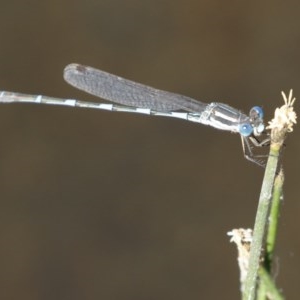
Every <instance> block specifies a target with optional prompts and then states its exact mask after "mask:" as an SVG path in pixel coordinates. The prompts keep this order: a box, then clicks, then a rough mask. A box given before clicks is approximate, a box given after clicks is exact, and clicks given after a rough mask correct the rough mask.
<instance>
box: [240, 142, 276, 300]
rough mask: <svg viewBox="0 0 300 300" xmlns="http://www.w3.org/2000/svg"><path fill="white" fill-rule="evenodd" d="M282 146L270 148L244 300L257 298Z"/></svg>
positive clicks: (272, 145) (274, 145) (273, 145)
mask: <svg viewBox="0 0 300 300" xmlns="http://www.w3.org/2000/svg"><path fill="white" fill-rule="evenodd" d="M280 146H281V145H278V143H274V144H273V143H272V144H271V146H270V154H269V158H268V162H267V166H266V171H265V175H264V179H263V184H262V188H261V193H260V197H259V202H258V208H257V214H256V219H255V226H254V231H253V241H252V244H251V249H250V258H249V269H248V274H247V278H246V280H245V283H244V292H243V300H254V299H255V296H256V288H257V274H258V268H259V262H260V258H261V251H262V249H263V240H264V237H265V233H266V229H267V221H268V213H269V211H270V204H271V197H272V189H273V183H274V178H275V174H276V170H277V165H278V157H279V152H280V149H281V147H280Z"/></svg>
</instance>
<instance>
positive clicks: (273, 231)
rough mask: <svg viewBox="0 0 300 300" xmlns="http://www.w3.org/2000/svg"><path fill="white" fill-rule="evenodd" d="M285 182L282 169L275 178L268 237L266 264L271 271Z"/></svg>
mask: <svg viewBox="0 0 300 300" xmlns="http://www.w3.org/2000/svg"><path fill="white" fill-rule="evenodd" d="M283 182H284V175H283V171H282V170H281V171H280V172H279V174H278V175H277V176H276V178H275V182H274V191H273V200H272V206H271V211H270V217H269V227H268V233H267V238H266V253H265V260H264V265H265V268H266V270H267V271H268V272H270V271H271V265H272V260H273V254H274V248H275V241H276V235H277V229H278V220H279V208H280V203H281V197H282V187H283Z"/></svg>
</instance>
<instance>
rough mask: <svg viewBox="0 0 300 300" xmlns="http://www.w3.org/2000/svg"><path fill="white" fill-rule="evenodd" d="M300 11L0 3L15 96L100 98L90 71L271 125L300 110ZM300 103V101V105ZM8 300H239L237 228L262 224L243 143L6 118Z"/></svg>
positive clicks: (294, 152) (271, 4)
mask: <svg viewBox="0 0 300 300" xmlns="http://www.w3.org/2000/svg"><path fill="white" fill-rule="evenodd" d="M299 13H300V3H299V1H279V0H275V1H274V0H273V1H263V2H258V3H255V2H253V1H252V2H247V1H193V0H186V1H174V0H173V1H161V0H160V1H158V0H151V1H150V0H142V1H137V0H129V1H121V0H98V1H95V0H94V1H93V0H87V1H69V0H65V1H55V0H54V1H53V0H52V1H37V0H31V1H20V0H12V1H1V9H0V41H1V43H0V82H1V89H3V90H11V91H16V92H23V93H32V94H45V95H49V96H58V97H69V98H80V99H89V100H98V99H95V98H94V97H92V96H89V95H86V94H84V93H82V92H80V91H77V90H75V89H74V88H72V87H71V86H68V85H67V84H66V83H65V82H64V81H63V78H62V71H63V68H64V66H65V65H67V64H69V63H71V62H77V63H82V64H86V65H91V66H94V67H96V68H99V69H103V70H106V71H109V72H111V73H114V74H118V75H120V76H123V77H126V78H129V79H132V80H135V81H138V82H142V83H145V84H148V85H152V86H155V87H157V88H161V89H165V90H169V91H173V92H177V93H180V94H185V95H188V96H190V97H193V98H195V99H199V100H202V101H205V102H211V101H220V102H225V103H228V104H230V105H232V106H234V107H236V108H239V109H242V110H243V111H244V112H248V110H249V109H250V108H251V107H252V106H253V105H261V106H263V107H264V109H265V111H266V119H267V120H269V119H270V118H271V116H272V114H273V111H274V109H275V107H276V106H278V105H281V104H282V99H281V95H280V91H281V90H284V91H286V92H287V91H288V90H289V89H290V88H294V93H295V96H296V97H298V98H300V90H299V88H298V85H299V75H300V71H299V46H300V27H299V26H300V19H299ZM298 107H299V104H298V103H296V109H297V108H298ZM0 134H1V147H0V172H1V173H0V176H1V177H0V191H1V192H0V195H1V209H0V222H1V223H0V224H1V225H0V230H1V233H0V237H1V240H0V254H1V256H0V257H1V264H0V265H1V268H0V297H1V299H23V300H27V299H31V300H36V299H43V300H47V299H49V300H50V299H51V300H52V299H55V300H61V299H72V300H77V299H78V300H79V299H80V300H83V299H85V300H92V299H112V300H115V299H149V300H150V299H164V300H166V299H190V300H191V299H220V298H221V297H222V299H239V297H240V295H239V272H238V267H237V263H236V249H235V246H234V245H233V244H230V243H229V239H228V237H227V236H226V232H227V231H229V230H231V229H232V228H239V227H245V228H247V227H252V226H253V222H254V216H255V212H256V207H257V200H258V196H259V190H260V185H261V181H262V176H263V170H262V169H260V168H259V167H257V166H255V165H253V164H251V163H250V162H248V161H246V160H245V159H244V158H243V155H242V150H241V144H240V138H239V136H238V135H235V134H230V133H227V132H221V131H218V130H215V129H212V128H209V127H206V126H201V125H197V124H193V123H189V122H184V121H180V120H173V119H169V118H159V117H147V116H141V115H135V114H122V113H111V112H105V111H95V110H88V109H74V108H64V107H54V106H42V105H1V106H0ZM299 147H300V136H299V129H297V128H296V130H295V132H294V133H293V134H291V135H290V138H289V139H288V140H287V147H286V150H285V153H284V154H285V157H284V166H285V172H286V184H285V201H284V205H283V208H282V214H281V220H280V221H281V222H280V228H279V237H278V246H277V258H276V269H277V273H278V275H277V282H278V285H279V286H280V287H282V288H283V290H284V292H285V295H286V296H287V298H289V299H295V298H297V296H296V295H298V294H299V276H300V271H299V270H300V257H299V250H300V249H299V247H300V237H299V234H298V227H299V219H300V218H299V213H300V204H299V198H298V196H297V192H296V191H297V185H298V184H299V183H298V182H299V179H298V171H297V170H299V166H300V162H299Z"/></svg>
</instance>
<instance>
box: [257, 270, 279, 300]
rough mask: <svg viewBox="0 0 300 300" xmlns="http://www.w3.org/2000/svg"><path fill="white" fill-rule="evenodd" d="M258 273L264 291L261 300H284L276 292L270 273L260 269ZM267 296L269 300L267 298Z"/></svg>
mask: <svg viewBox="0 0 300 300" xmlns="http://www.w3.org/2000/svg"><path fill="white" fill-rule="evenodd" d="M258 273H259V278H260V280H261V283H262V284H263V286H264V290H265V291H266V294H265V295H264V298H261V299H273V300H284V297H283V295H282V294H281V293H280V292H279V291H278V289H277V287H276V285H275V283H274V281H273V279H272V278H271V276H270V273H269V272H268V271H267V270H266V269H265V268H260V269H259V271H258ZM267 296H268V297H269V298H267Z"/></svg>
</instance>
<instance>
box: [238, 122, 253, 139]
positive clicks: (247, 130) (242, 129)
mask: <svg viewBox="0 0 300 300" xmlns="http://www.w3.org/2000/svg"><path fill="white" fill-rule="evenodd" d="M252 132H253V128H252V126H251V124H249V123H244V124H241V125H240V126H239V133H240V134H241V135H242V136H249V135H251V134H252Z"/></svg>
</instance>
